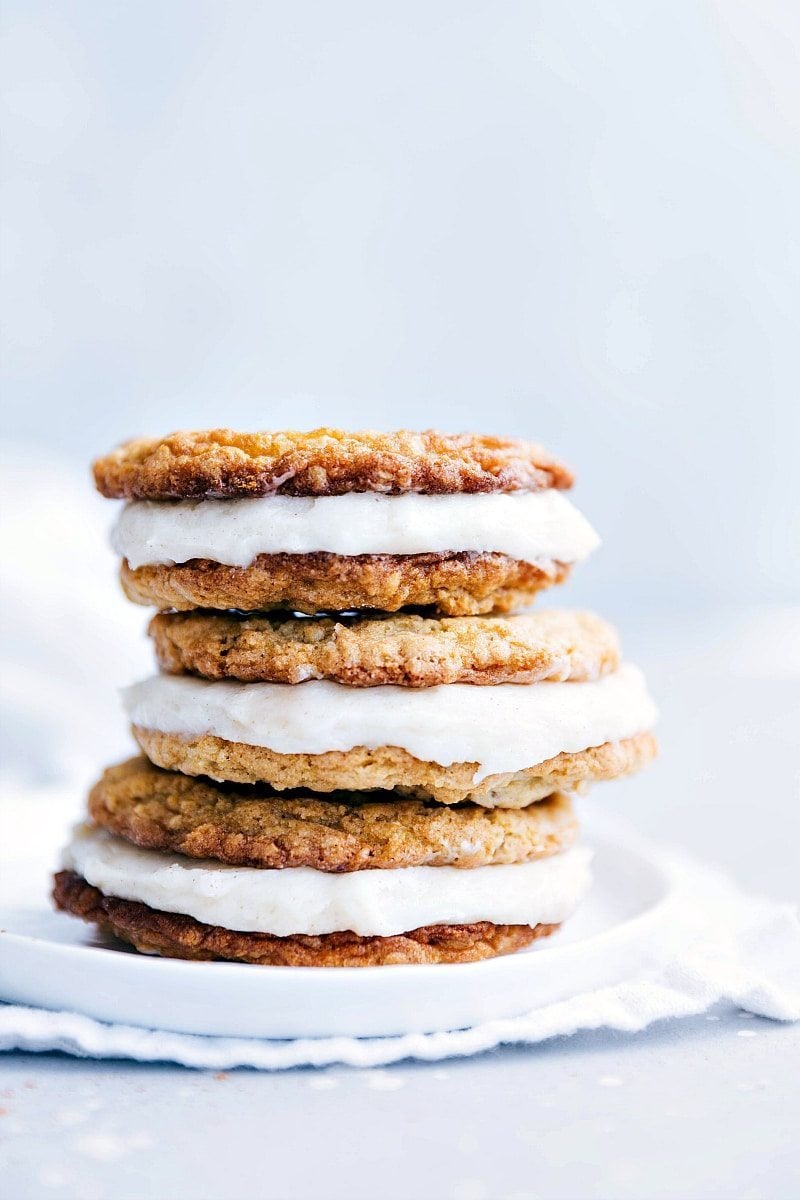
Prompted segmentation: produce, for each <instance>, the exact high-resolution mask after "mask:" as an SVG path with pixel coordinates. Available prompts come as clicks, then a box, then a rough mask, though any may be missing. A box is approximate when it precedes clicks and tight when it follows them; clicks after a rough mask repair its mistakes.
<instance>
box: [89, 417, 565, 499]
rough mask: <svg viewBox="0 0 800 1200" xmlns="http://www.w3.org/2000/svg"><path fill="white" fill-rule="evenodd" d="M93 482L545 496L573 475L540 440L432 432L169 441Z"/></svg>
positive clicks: (126, 486) (242, 492)
mask: <svg viewBox="0 0 800 1200" xmlns="http://www.w3.org/2000/svg"><path fill="white" fill-rule="evenodd" d="M94 478H95V483H96V485H97V488H98V490H99V491H100V492H102V494H103V495H104V496H108V497H110V498H113V499H128V500H133V499H135V500H140V499H145V500H179V499H196V498H202V497H215V498H226V497H230V496H271V495H284V496H341V495H344V494H345V493H346V492H382V493H385V494H392V495H396V494H399V493H402V492H421V493H425V494H430V495H435V494H443V493H454V492H465V493H476V492H513V491H528V492H538V491H542V490H544V489H546V488H551V487H556V488H568V487H570V486H571V485H572V475H571V473H570V472H569V471H568V470H567V468H566V467H565V466H563V465H562V464H561V463H559V462H557V461H556V460H555V459H554V458H553V457H552V456H551V455H550V454H548V452H547V451H546V450H544V449H542V447H541V446H537V445H535V444H534V443H533V442H526V441H521V440H519V439H515V438H499V437H489V436H486V435H481V434H473V433H461V434H446V433H438V432H436V431H435V430H427V431H425V432H422V433H415V432H412V431H410V430H400V431H398V432H396V433H375V432H372V431H365V432H362V433H346V432H343V431H342V430H340V429H314V430H312V431H310V432H308V433H301V432H296V431H288V432H275V433H273V432H263V433H237V432H235V431H234V430H232V429H211V430H206V431H204V432H197V433H191V432H187V433H172V434H170V435H169V436H168V437H164V438H137V439H136V440H134V441H130V442H126V443H124V444H123V445H122V446H119V447H118V448H117V449H116V450H113V451H112V452H111V453H110V454H108V455H105V456H104V457H103V458H99V459H98V460H97V461H96V462H95V464H94Z"/></svg>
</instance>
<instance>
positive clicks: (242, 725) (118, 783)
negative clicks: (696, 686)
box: [54, 429, 656, 966]
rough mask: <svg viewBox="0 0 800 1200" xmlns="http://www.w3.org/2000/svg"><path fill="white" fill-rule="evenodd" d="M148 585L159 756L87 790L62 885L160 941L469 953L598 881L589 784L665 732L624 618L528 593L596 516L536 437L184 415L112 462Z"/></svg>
mask: <svg viewBox="0 0 800 1200" xmlns="http://www.w3.org/2000/svg"><path fill="white" fill-rule="evenodd" d="M94 469H95V479H96V483H97V486H98V488H99V490H100V491H101V492H102V493H103V495H104V496H108V497H111V498H119V499H124V500H126V501H127V504H126V506H125V507H124V508H123V510H122V512H121V515H120V517H119V520H118V522H117V525H116V528H115V532H114V539H113V540H114V546H115V549H116V550H117V551H118V552H119V554H120V556H121V558H122V585H123V588H124V590H125V592H126V594H127V596H128V597H129V599H131V600H133V601H134V602H135V603H138V604H145V605H152V606H154V607H155V608H156V609H158V610H159V611H158V613H157V615H155V616H154V617H153V619H152V621H151V624H150V634H151V637H152V639H153V642H154V646H155V652H156V657H157V660H158V664H159V667H160V673H158V674H156V675H153V676H152V677H151V678H148V679H146V680H144V681H143V682H141V683H138V684H136V685H135V686H134V687H132V688H130V689H128V691H127V693H126V696H125V705H126V708H127V712H128V715H129V718H130V721H131V725H132V729H133V734H134V737H135V738H136V741H137V742H138V744H139V747H140V748H141V750H142V751H143V754H142V756H140V757H137V758H134V759H131V760H130V761H128V762H125V763H122V764H120V765H118V766H113V767H110V768H109V769H108V770H107V771H106V772H105V774H104V775H103V776H102V778H101V779H100V781H99V782H98V783H97V784H96V785H95V787H94V788H93V790H92V792H91V794H90V796H89V816H90V818H91V820H90V822H89V823H87V824H85V825H83V826H81V827H80V828H79V829H78V830H76V832H75V835H74V837H73V839H72V841H71V843H70V845H69V846H68V847H67V849H66V851H65V856H64V869H63V870H62V871H60V872H59V874H58V875H57V876H56V886H55V893H54V894H55V900H56V904H57V905H58V906H59V907H60V908H62V909H64V910H66V911H69V912H72V913H75V914H77V915H78V916H81V917H83V918H84V919H86V920H88V921H93V922H95V923H96V924H97V925H99V926H100V927H101V928H103V929H104V930H106V931H108V932H111V933H113V934H115V935H116V936H118V937H120V938H122V939H123V940H125V941H126V942H129V943H131V944H132V945H134V946H135V947H136V948H137V949H139V950H141V951H144V952H145V953H151V954H162V955H168V956H171V957H177V958H189V959H228V960H234V961H240V962H248V963H262V964H271V965H293V966H370V965H383V964H395V963H444V962H466V961H471V960H475V959H482V958H488V957H491V956H494V955H497V954H505V953H509V952H511V951H513V950H517V949H519V948H521V947H523V946H526V945H528V944H530V943H531V942H532V941H534V940H535V939H536V938H538V937H541V936H543V935H545V934H550V933H552V932H553V931H554V930H555V929H557V928H558V926H559V925H560V924H561V923H562V922H563V921H564V920H565V919H566V918H568V917H569V916H570V915H571V913H572V912H573V911H574V910H575V908H576V907H577V906H578V904H579V903H580V901H581V899H582V898H583V896H584V895H585V893H586V891H587V889H588V887H589V883H590V858H591V854H590V852H589V850H588V849H587V848H586V847H584V846H582V845H581V844H580V842H579V841H578V828H577V823H576V820H575V816H574V813H573V809H572V803H571V799H570V793H572V792H574V791H575V790H576V789H582V788H584V787H585V786H586V785H587V784H589V783H591V782H592V781H594V780H601V779H613V778H617V777H618V776H622V775H625V774H628V773H630V772H632V771H635V770H637V769H638V768H639V767H641V766H643V765H645V764H646V763H647V762H648V761H649V760H650V759H651V758H652V757H653V756H654V754H655V751H656V746H655V741H654V738H653V736H652V733H651V732H650V731H651V729H652V726H653V724H654V721H655V715H656V714H655V709H654V706H653V703H652V701H651V699H650V698H649V696H648V694H647V691H646V688H645V684H644V680H643V678H642V675H641V673H640V672H639V671H638V670H637V668H636V667H633V666H630V665H626V664H623V663H621V660H620V651H619V645H618V642H617V638H616V635H615V632H614V630H613V629H612V628H611V627H610V626H609V625H608V624H606V623H605V622H604V621H602V620H601V619H600V618H599V617H596V616H593V615H591V614H588V613H577V612H565V611H536V612H533V613H530V612H527V613H516V614H515V613H514V612H513V610H515V609H517V608H519V607H521V606H524V605H526V604H529V603H530V602H531V601H532V600H533V598H534V597H535V595H536V593H537V592H538V591H539V590H541V589H543V588H546V587H548V586H549V585H550V584H554V583H558V582H560V581H561V580H563V579H564V578H565V577H566V576H567V575H568V573H569V571H570V569H571V567H572V565H573V564H575V563H577V562H579V561H580V560H581V559H582V558H584V557H585V556H586V555H587V554H588V553H589V552H590V551H591V550H592V549H594V548H595V546H596V545H597V544H598V539H597V536H596V534H595V533H594V531H593V530H592V529H591V527H590V526H589V524H588V523H587V521H586V520H585V518H584V517H582V516H581V514H580V513H579V512H578V511H577V510H576V509H575V508H574V507H573V506H572V504H571V503H570V502H569V500H567V499H566V497H565V495H564V492H565V491H566V490H567V489H568V488H569V487H570V486H571V484H572V477H571V475H570V473H569V471H568V470H567V469H566V468H565V467H564V466H563V465H562V464H560V463H558V462H556V461H555V460H554V459H553V458H552V457H551V456H550V455H549V454H547V453H546V452H545V451H544V450H542V449H541V447H539V446H537V445H534V444H532V443H528V442H523V441H518V440H509V439H501V438H492V437H479V436H471V435H460V436H447V435H444V434H439V433H433V432H427V433H410V432H400V433H394V434H378V433H369V432H368V433H355V434H347V433H342V432H340V431H336V430H329V429H321V430H316V431H314V432H312V433H258V434H239V433H235V432H232V431H230V430H214V431H211V432H206V433H181V434H173V435H171V436H170V437H167V438H163V439H158V440H151V439H147V440H139V441H134V442H129V443H127V444H125V445H123V446H122V447H120V448H119V449H118V450H116V451H114V452H113V453H112V454H110V455H108V456H107V457H105V458H102V459H100V460H99V461H98V462H97V463H96V464H95V468H94Z"/></svg>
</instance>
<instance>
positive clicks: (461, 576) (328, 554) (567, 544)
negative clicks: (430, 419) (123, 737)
mask: <svg viewBox="0 0 800 1200" xmlns="http://www.w3.org/2000/svg"><path fill="white" fill-rule="evenodd" d="M94 473H95V480H96V482H97V486H98V488H99V490H100V491H101V492H102V494H103V495H104V496H108V497H111V498H116V499H124V500H126V501H127V504H126V506H125V508H124V509H123V511H122V513H121V515H120V518H119V521H118V523H117V527H116V530H115V534H114V547H115V549H116V550H117V552H118V553H119V555H120V557H121V558H122V569H121V570H122V584H123V587H124V589H125V592H126V595H127V596H128V598H129V599H130V600H133V601H134V602H136V603H137V604H145V605H153V606H155V607H157V608H160V609H164V608H169V609H177V610H187V609H195V608H207V609H222V610H226V609H239V610H242V611H256V610H257V611H268V610H274V609H281V610H288V611H293V612H302V613H310V614H314V613H317V612H321V611H344V610H347V609H371V610H376V611H382V612H396V611H398V610H400V609H403V608H408V607H423V608H428V609H432V610H433V609H435V610H436V611H437V612H440V613H443V614H447V615H469V614H475V613H489V612H508V611H510V610H512V609H514V608H518V607H519V606H520V605H524V604H528V603H530V601H531V600H532V599H533V598H534V597H535V596H536V594H537V592H539V591H541V590H542V589H543V588H546V587H549V586H550V585H551V584H553V583H558V582H561V581H562V580H563V579H565V578H566V577H567V575H568V574H569V572H570V570H571V568H572V566H573V565H574V564H575V563H577V562H580V561H581V560H582V559H584V558H585V557H586V556H587V555H588V554H589V553H590V552H591V551H592V550H593V549H594V548H595V547H596V546H597V545H598V541H599V539H598V538H597V535H596V534H595V532H594V530H593V529H592V528H591V526H590V525H589V523H588V522H587V521H586V519H585V518H584V517H583V516H582V515H581V514H580V513H579V512H578V511H577V509H576V508H574V506H573V505H572V504H571V503H570V501H569V500H568V499H567V498H566V496H565V495H564V492H565V491H566V490H568V489H569V488H570V487H571V485H572V475H571V474H570V472H569V471H568V470H567V468H566V467H564V466H563V465H562V464H561V463H559V462H557V461H556V460H555V459H554V458H552V457H551V456H550V455H549V454H548V453H547V452H546V451H545V450H543V449H542V448H541V447H540V446H537V445H535V444H534V443H532V442H525V441H521V440H514V439H503V438H491V437H484V436H478V435H474V434H462V435H446V434H440V433H434V432H430V431H429V432H426V433H411V432H407V431H404V432H399V433H393V434H378V433H370V432H366V433H352V434H347V433H342V432H340V431H337V430H330V429H318V430H314V431H313V432H312V433H257V434H240V433H234V432H233V431H231V430H226V429H221V430H212V431H209V432H206V433H182V434H173V435H171V436H170V437H167V438H161V439H141V440H138V441H134V442H129V443H127V444H126V445H124V446H122V447H120V448H119V449H118V450H116V451H114V452H113V453H112V454H110V455H108V456H107V457H105V458H101V459H100V460H99V461H98V462H97V463H96V464H95V467H94Z"/></svg>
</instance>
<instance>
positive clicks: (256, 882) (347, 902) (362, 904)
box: [63, 826, 592, 937]
mask: <svg viewBox="0 0 800 1200" xmlns="http://www.w3.org/2000/svg"><path fill="white" fill-rule="evenodd" d="M591 857H592V854H591V851H590V850H589V849H587V848H586V847H585V846H575V847H573V848H572V849H571V850H567V851H566V852H565V853H563V854H557V855H555V856H553V857H552V858H544V859H538V860H534V861H533V862H527V863H516V864H513V865H510V866H506V865H504V866H489V867H475V868H473V869H469V870H468V869H460V868H458V867H404V868H402V869H395V870H388V871H377V870H376V871H352V872H350V873H348V874H330V873H327V872H325V871H315V870H313V869H312V868H310V867H287V868H285V869H284V870H264V869H259V868H256V867H229V866H225V865H223V864H221V863H218V862H210V861H207V860H203V861H198V860H195V859H190V858H184V857H182V856H180V855H176V854H162V853H161V852H156V851H153V850H140V849H139V848H138V847H137V846H132V845H130V844H129V843H127V842H124V841H122V839H121V838H117V837H114V836H113V835H111V834H108V833H106V832H105V831H104V830H101V829H96V828H93V827H91V826H83V827H81V828H78V829H77V830H76V831H75V834H74V836H73V839H72V841H71V842H70V844H69V845H68V847H67V849H66V850H65V852H64V858H63V864H64V867H65V868H67V869H68V870H72V871H76V872H77V873H78V874H79V875H82V876H83V878H84V879H85V880H86V881H87V883H90V884H91V885H92V886H93V887H96V888H99V889H100V891H101V892H103V893H104V894H105V895H107V896H116V897H118V898H119V899H122V900H136V901H138V902H139V903H141V904H147V905H148V906H149V907H150V908H155V909H160V910H162V911H164V912H171V913H183V914H184V915H186V916H190V917H194V918H195V920H197V921H202V922H203V923H204V924H206V925H219V926H222V928H224V929H234V930H240V931H242V932H253V933H271V934H273V935H274V936H276V937H288V936H290V935H291V934H296V933H298V934H324V933H337V932H340V931H343V930H352V932H353V933H357V934H360V935H361V936H363V937H371V936H377V937H387V936H389V935H391V934H394V933H407V932H408V931H409V930H412V929H418V928H419V927H420V926H421V925H439V924H444V925H463V924H469V923H471V922H473V921H491V922H492V923H493V924H495V925H539V924H543V925H555V924H558V923H559V922H560V921H563V920H565V919H566V918H567V917H568V916H570V915H571V914H572V912H574V910H575V909H576V908H577V906H578V904H579V903H580V901H581V899H582V898H583V896H584V895H585V893H586V892H587V890H588V888H589V885H590V882H591V872H590V867H589V864H590V861H591Z"/></svg>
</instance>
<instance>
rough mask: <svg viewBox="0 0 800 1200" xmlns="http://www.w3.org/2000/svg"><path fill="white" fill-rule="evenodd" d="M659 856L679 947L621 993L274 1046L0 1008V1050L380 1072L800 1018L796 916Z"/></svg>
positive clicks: (611, 990)
mask: <svg viewBox="0 0 800 1200" xmlns="http://www.w3.org/2000/svg"><path fill="white" fill-rule="evenodd" d="M662 859H663V864H664V866H665V867H667V868H668V870H669V871H670V872H671V874H672V877H673V879H674V880H675V894H674V899H673V902H672V904H671V911H670V916H671V921H672V925H673V928H672V931H671V933H672V936H671V938H670V944H671V946H672V950H671V951H670V953H669V954H668V955H667V956H666V957H665V960H664V961H663V962H662V963H660V964H659V965H657V966H655V967H654V966H653V965H652V963H651V964H650V965H649V966H647V967H646V968H644V967H643V968H642V970H641V971H640V972H638V973H637V972H632V973H631V975H630V977H629V978H627V979H625V980H623V981H622V982H620V983H617V984H615V985H613V986H612V987H604V988H600V989H598V990H596V991H591V992H582V993H580V994H578V995H575V996H571V997H570V998H569V999H566V1000H561V1001H559V1002H558V1003H556V1004H550V1005H547V1006H545V1007H543V1008H538V1009H536V1010H534V1011H533V1012H528V1013H525V1014H524V1015H522V1016H519V1017H514V1018H510V1019H506V1020H498V1021H487V1022H484V1023H482V1024H480V1025H476V1026H473V1027H472V1028H469V1029H455V1030H442V1031H441V1032H438V1033H427V1034H409V1035H406V1036H403V1037H391V1038H363V1039H362V1038H343V1037H338V1038H319V1039H312V1038H303V1039H298V1040H295V1041H266V1040H261V1039H249V1038H220V1037H200V1036H197V1035H194V1034H182V1033H169V1032H165V1031H163V1030H157V1029H139V1028H134V1027H133V1026H130V1025H111V1024H105V1023H103V1022H101V1021H95V1020H92V1019H91V1018H89V1017H84V1016H81V1015H79V1014H77V1013H70V1012H49V1011H46V1010H44V1009H35V1008H26V1007H23V1006H20V1005H12V1004H0V1049H2V1050H28V1051H45V1050H60V1051H63V1052H64V1053H66V1054H73V1055H77V1056H80V1057H87V1058H130V1059H136V1060H138V1061H139V1062H165V1061H166V1062H173V1063H179V1064H182V1065H183V1066H186V1067H198V1068H213V1069H215V1070H222V1069H226V1068H232V1067H254V1068H257V1069H261V1070H273V1071H274V1070H286V1069H287V1068H290V1067H303V1066H306V1067H307V1066H314V1067H323V1066H328V1065H331V1064H333V1063H341V1064H346V1065H349V1066H353V1067H376V1066H385V1065H387V1064H389V1063H394V1062H399V1061H401V1060H402V1059H418V1060H423V1061H426V1062H433V1061H436V1060H440V1059H445V1058H451V1057H465V1056H467V1055H472V1054H479V1053H481V1052H483V1051H485V1050H491V1049H493V1048H494V1047H496V1046H500V1045H511V1044H517V1045H522V1044H525V1045H534V1044H536V1043H538V1042H542V1041H545V1040H547V1039H549V1038H554V1037H566V1036H569V1035H570V1034H573V1033H577V1032H578V1031H579V1030H585V1029H613V1030H620V1031H624V1032H627V1033H637V1032H639V1031H641V1030H643V1029H646V1028H647V1026H649V1025H652V1024H653V1022H655V1021H662V1020H665V1019H668V1018H678V1017H687V1016H693V1015H696V1014H697V1013H701V1012H704V1011H706V1010H707V1009H708V1008H711V1007H712V1006H713V1005H715V1004H719V1003H721V1002H722V1003H728V1004H730V1005H735V1006H738V1007H739V1008H741V1009H744V1010H746V1011H748V1012H752V1013H755V1014H757V1015H759V1016H762V1017H770V1018H772V1019H773V1020H777V1021H797V1020H800V916H799V915H798V911H797V909H796V908H795V907H794V906H792V905H790V904H781V903H777V902H774V901H771V900H765V899H761V898H759V897H754V896H750V895H747V894H746V893H745V892H743V891H741V889H740V888H738V887H737V886H736V885H735V884H734V883H733V882H732V881H731V880H730V879H728V878H727V877H726V876H725V875H723V874H721V873H720V872H718V871H716V870H714V869H712V868H709V867H707V866H703V865H701V864H700V863H697V862H696V861H694V860H693V859H690V858H688V857H686V856H684V855H679V854H676V853H672V852H669V853H668V852H664V853H663V855H662ZM387 969H391V968H387ZM446 970H447V968H446V967H444V968H442V971H443V972H444V971H446Z"/></svg>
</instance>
